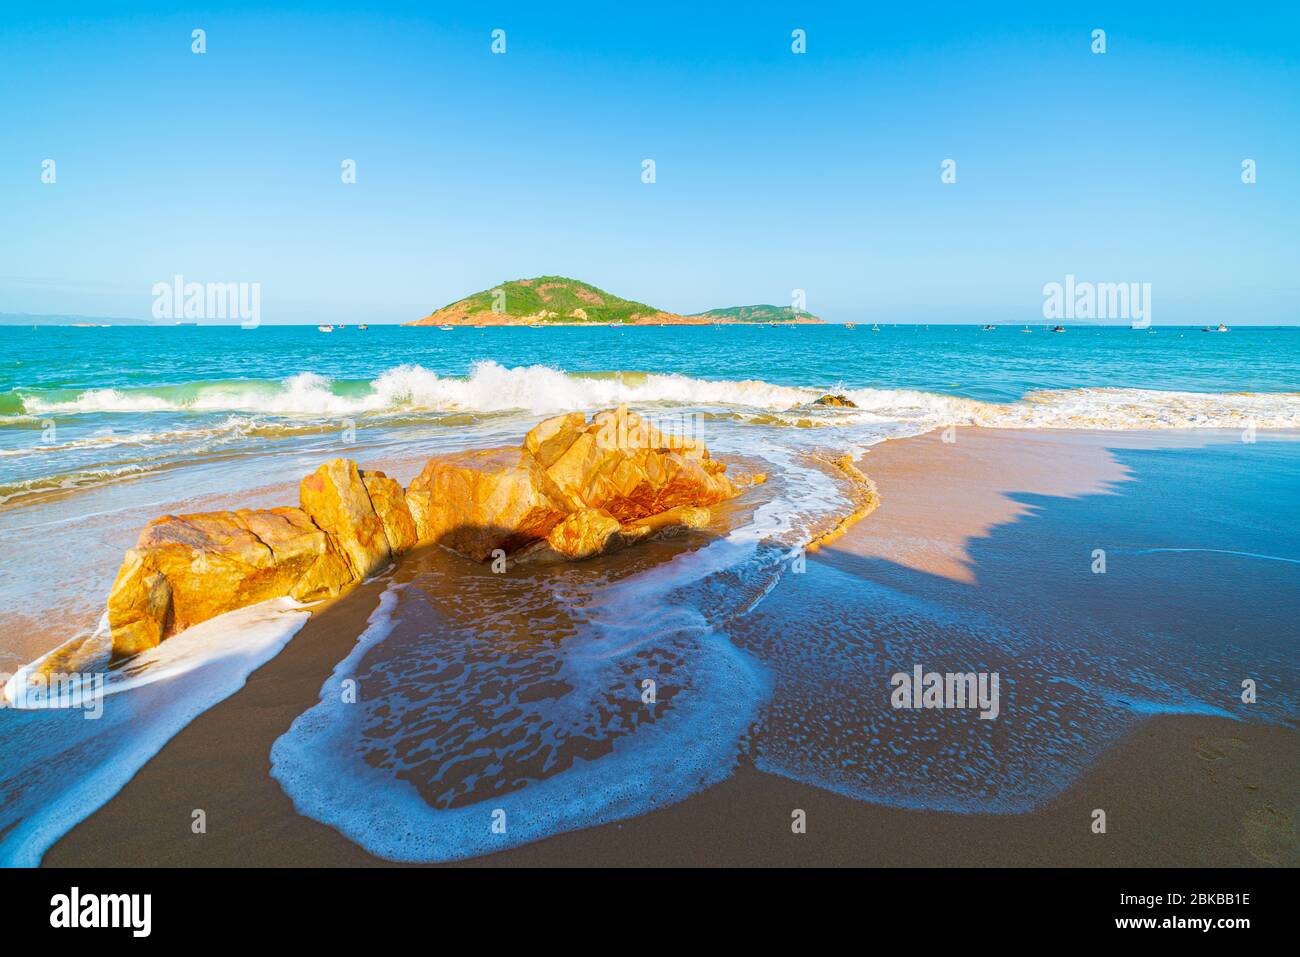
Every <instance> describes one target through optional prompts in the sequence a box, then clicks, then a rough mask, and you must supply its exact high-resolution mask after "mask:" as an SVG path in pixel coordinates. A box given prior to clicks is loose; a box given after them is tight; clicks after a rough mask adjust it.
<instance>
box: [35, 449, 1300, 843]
mask: <svg viewBox="0 0 1300 957" xmlns="http://www.w3.org/2000/svg"><path fill="white" fill-rule="evenodd" d="M955 438H956V441H954V442H951V443H949V442H944V441H943V438H942V436H941V435H939V434H938V433H932V434H930V435H927V436H921V437H917V438H913V439H906V440H901V441H896V442H890V443H886V444H884V445H881V446H877V447H875V448H874V449H873V450H872V451H871V452H870V453H869V454H867V455H866V456H864V457H863V458H862V459H861V460H860V461H859V463H858V465H859V467H860V468H861V469H862V471H863V472H864V473H866V474H867V475H868V476H869V477H870V478H871V479H872V480H873V481H874V482H875V484H876V486H877V487H878V489H879V493H880V497H881V503H882V504H881V505H880V507H878V508H877V509H876V510H875V511H874V512H873V513H872V514H871V515H870V516H868V517H867V518H865V519H864V520H863V521H862V522H860V523H859V524H857V525H855V526H854V527H853V528H851V529H850V530H849V531H848V533H847V534H846V535H845V536H844V537H842V538H840V539H839V540H837V541H836V542H834V543H833V545H830V546H827V547H825V548H823V549H821V550H820V551H818V552H816V553H815V554H813V555H810V556H809V558H808V561H809V562H810V563H812V562H827V563H832V564H833V563H837V562H838V563H852V562H860V561H862V560H863V559H873V558H882V559H883V558H888V560H889V561H891V562H892V563H894V564H895V565H897V566H898V567H900V568H906V569H915V570H918V571H924V572H926V573H928V574H930V575H933V576H936V578H937V579H942V580H949V581H954V582H965V583H970V582H972V581H974V580H975V579H976V578H977V573H976V571H975V569H973V568H972V562H971V557H970V548H971V543H972V542H975V541H979V540H980V539H982V538H984V537H986V536H987V535H988V533H989V531H990V530H991V529H993V528H995V527H997V526H999V525H1003V524H1005V523H1008V522H1013V521H1015V520H1016V519H1017V518H1018V517H1020V516H1022V515H1024V514H1025V513H1026V512H1027V511H1030V510H1032V509H1033V508H1034V507H1035V506H1034V505H1033V504H1032V501H1033V496H1036V495H1052V496H1079V495H1085V494H1088V495H1092V494H1106V493H1107V492H1108V491H1114V490H1116V489H1117V488H1118V487H1120V486H1121V485H1122V483H1123V482H1124V481H1125V480H1126V478H1127V470H1126V468H1125V467H1124V466H1123V465H1122V464H1121V463H1120V461H1119V460H1118V459H1117V458H1116V457H1115V456H1114V455H1112V454H1111V453H1110V452H1109V451H1108V449H1111V448H1151V447H1167V446H1171V445H1176V446H1184V445H1200V444H1204V443H1212V442H1233V441H1239V439H1238V436H1237V433H1222V434H1215V433H1195V434H1192V433H1086V432H1069V433H1063V432H1056V433H1053V432H1046V431H1033V432H1026V431H1016V432H1004V431H998V430H979V429H961V430H957V432H956V433H955ZM381 589H382V585H380V584H378V583H371V584H368V585H365V586H363V587H361V588H359V589H358V590H356V591H355V592H353V593H352V594H351V595H349V596H347V597H346V598H345V599H343V600H341V601H339V602H336V603H334V604H333V605H331V606H329V607H327V608H324V609H322V610H321V611H319V612H318V613H316V614H315V615H314V616H313V618H312V620H311V621H310V622H309V623H308V624H307V626H306V627H304V629H303V630H302V631H301V632H300V633H299V634H298V635H297V636H296V637H295V638H294V639H293V640H292V641H291V642H290V644H289V645H288V647H287V648H286V649H285V650H284V651H283V652H281V654H280V655H279V656H278V657H276V658H275V659H273V660H272V661H271V662H270V663H268V664H267V665H265V666H264V667H262V668H261V669H259V670H258V671H257V672H255V673H254V674H253V675H252V676H251V677H250V679H249V681H248V684H247V685H246V687H245V688H244V689H243V690H241V691H240V692H238V693H236V694H235V695H233V696H231V697H230V698H229V699H227V700H226V701H224V702H222V703H221V704H219V705H217V706H216V707H214V708H212V709H211V710H210V711H208V712H206V713H204V714H202V715H200V716H199V717H198V718H197V719H196V720H195V721H194V722H192V723H191V724H190V725H189V726H188V727H187V728H186V729H185V730H184V731H182V732H181V733H180V734H179V735H177V736H176V737H175V738H174V739H173V740H172V741H171V742H170V743H168V744H167V746H166V747H164V748H163V750H162V751H161V752H160V753H159V754H158V755H157V756H156V757H155V758H154V759H153V760H152V761H150V762H149V763H148V764H147V765H145V767H144V768H143V769H142V770H141V771H140V773H139V774H137V775H136V777H135V778H134V779H133V780H132V781H131V782H130V783H129V784H128V785H127V786H126V787H125V788H123V790H122V791H121V792H120V793H119V794H118V795H117V796H116V797H115V798H114V799H113V800H111V801H110V802H109V803H108V804H107V805H105V806H104V807H103V808H102V809H101V810H100V811H98V812H97V813H96V814H94V815H92V816H91V817H90V818H88V819H87V820H86V821H84V822H82V824H80V825H79V826H77V827H76V828H74V829H73V830H72V831H71V832H70V833H69V834H68V835H66V836H65V837H64V839H63V840H61V841H60V842H58V843H57V844H56V845H55V846H54V847H53V848H52V849H51V850H50V852H49V853H48V854H47V855H46V858H45V863H46V864H47V865H53V866H59V865H63V866H74V865H90V866H135V865H158V866H205V865H207V866H277V865H300V866H334V865H342V866H368V865H382V864H385V863H387V862H384V861H381V860H379V859H377V858H375V857H372V856H371V855H369V854H367V853H366V852H365V851H363V850H362V849H361V848H359V847H358V846H357V845H355V844H353V843H351V842H350V841H348V840H346V839H345V838H343V837H342V836H340V835H339V834H338V833H337V832H335V831H333V830H332V829H330V828H328V827H326V826H324V825H321V824H318V823H316V822H315V821H312V820H309V819H306V818H303V817H301V816H299V815H297V814H296V813H295V812H294V810H293V807H292V805H291V803H290V801H289V799H288V798H287V797H286V796H285V794H284V793H283V792H282V791H281V789H280V787H279V785H278V784H277V783H276V782H275V781H274V780H273V779H272V778H271V777H270V773H269V772H270V762H269V753H270V749H271V745H272V743H273V742H274V741H275V739H276V738H277V737H279V736H280V734H282V733H283V732H284V731H285V730H286V729H287V728H288V726H289V724H290V723H291V722H292V721H293V719H294V718H296V717H297V716H298V715H299V714H301V713H302V712H303V711H305V710H306V709H307V708H309V707H311V706H312V705H313V704H315V703H316V701H317V696H318V694H319V691H320V687H321V684H322V682H323V681H324V680H325V678H326V677H327V676H328V674H329V673H330V671H331V669H332V668H333V667H334V665H335V664H336V663H337V662H338V661H339V660H341V659H342V658H343V657H345V656H346V654H347V653H348V651H349V650H350V649H351V647H352V644H353V642H354V641H355V637H356V635H357V634H359V633H360V631H361V630H362V629H363V628H364V625H365V621H366V618H367V617H368V616H369V614H370V613H371V611H372V610H373V608H374V607H375V604H376V602H377V600H378V595H379V592H380V591H381ZM1297 785H1300V735H1298V734H1297V732H1296V729H1294V728H1288V727H1274V726H1266V725H1261V724H1246V723H1242V722H1238V721H1233V720H1229V719H1226V718H1218V717H1201V716H1188V715H1164V716H1157V717H1154V718H1150V719H1148V720H1145V721H1143V722H1142V723H1140V724H1139V725H1138V726H1137V728H1136V730H1135V731H1133V732H1132V733H1130V734H1128V735H1127V736H1126V737H1125V738H1123V739H1122V740H1121V741H1120V742H1119V743H1118V744H1117V745H1116V746H1114V747H1113V748H1111V749H1110V750H1108V751H1107V752H1105V753H1104V754H1102V755H1101V757H1100V758H1099V759H1098V760H1097V761H1096V762H1095V763H1094V764H1093V765H1092V766H1091V767H1089V768H1088V769H1087V770H1086V771H1085V772H1084V773H1083V774H1082V775H1081V777H1080V778H1079V779H1078V780H1077V781H1076V782H1075V783H1074V784H1073V785H1072V786H1070V787H1069V788H1068V789H1067V790H1066V791H1064V792H1063V793H1062V794H1060V795H1058V796H1057V797H1056V798H1054V799H1052V800H1050V801H1048V802H1047V803H1045V804H1044V805H1042V806H1040V807H1039V808H1038V809H1036V810H1034V811H1032V812H1029V813H1024V814H1014V815H1000V814H948V813H940V812H933V811H915V810H905V809H899V808H893V807H886V806H881V805H876V804H869V803H864V802H859V801H855V800H852V799H849V798H845V797H841V796H839V795H836V794H833V793H830V792H827V791H824V790H821V789H818V788H814V787H810V786H807V785H804V784H800V783H798V782H796V781H792V780H788V779H786V778H782V777H777V776H773V775H769V774H764V773H762V772H760V771H758V770H755V769H754V768H753V767H751V766H749V765H748V763H747V761H746V760H745V759H744V758H742V759H741V763H740V766H739V767H738V768H737V769H736V773H735V774H734V775H733V776H732V777H731V778H729V779H728V780H726V781H725V782H723V783H722V784H720V785H717V786H715V787H713V788H711V789H709V790H707V791H705V792H703V793H701V794H699V795H697V796H695V797H693V798H691V799H689V800H687V801H685V802H682V803H681V804H678V805H674V806H672V807H668V808H665V809H663V810H660V811H656V812H653V813H651V814H647V815H644V816H642V817H639V818H636V819H633V820H629V821H624V822H622V823H616V824H610V825H604V826H599V827H594V828H589V829H586V830H582V831H576V832H571V833H567V834H561V835H557V836H555V837H552V838H548V839H546V840H543V841H539V842H537V843H534V844H530V845H526V846H523V847H519V848H514V849H511V850H506V851H502V852H500V853H498V854H494V855H491V856H488V857H484V858H478V859H475V860H472V861H469V862H465V863H468V864H471V865H486V866H509V865H560V866H570V865H613V866H618V865H631V866H644V865H776V866H781V865H868V866H874V865H914V866H943V865H966V866H982V865H993V866H1017V865H1083V866H1097V865H1113V866H1158V865H1167V866H1184V865H1185V866H1252V865H1261V864H1264V865H1280V866H1295V865H1297V864H1300V850H1298V845H1297V833H1296V819H1297V813H1298V809H1297V803H1296V795H1297V794H1298V793H1300V787H1297ZM1097 808H1101V809H1104V810H1105V811H1106V815H1107V832H1106V833H1105V834H1094V833H1093V832H1092V829H1091V826H1090V825H1091V822H1092V812H1093V810H1094V809H1097ZM197 809H202V810H203V811H204V812H205V814H206V819H207V833H206V834H194V833H192V830H191V821H192V815H193V812H194V811H195V810H197ZM796 809H798V810H802V811H804V812H806V817H807V832H806V833H804V834H795V833H792V830H791V815H792V812H794V811H795V810H796Z"/></svg>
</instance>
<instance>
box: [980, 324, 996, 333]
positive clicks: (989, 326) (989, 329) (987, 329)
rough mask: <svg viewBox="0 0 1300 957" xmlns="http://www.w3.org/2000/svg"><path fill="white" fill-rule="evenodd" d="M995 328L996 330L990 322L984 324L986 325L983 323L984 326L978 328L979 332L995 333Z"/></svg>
mask: <svg viewBox="0 0 1300 957" xmlns="http://www.w3.org/2000/svg"><path fill="white" fill-rule="evenodd" d="M997 328H998V327H997V326H995V325H993V323H991V322H986V323H984V325H982V326H981V327H980V332H996V331H997Z"/></svg>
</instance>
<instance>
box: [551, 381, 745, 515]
mask: <svg viewBox="0 0 1300 957" xmlns="http://www.w3.org/2000/svg"><path fill="white" fill-rule="evenodd" d="M725 471H726V466H725V465H724V464H723V463H721V462H715V461H713V460H712V459H710V458H709V452H708V449H706V448H705V447H704V445H703V443H700V442H696V441H694V440H689V439H685V438H684V437H682V436H666V435H664V434H663V433H662V432H660V430H658V429H656V428H654V427H653V426H652V425H650V424H649V423H647V422H646V421H645V420H644V419H642V418H641V417H640V416H639V415H637V414H636V413H635V412H630V411H628V409H627V408H626V407H625V406H620V407H619V408H617V409H611V410H608V411H605V412H598V413H596V415H594V416H592V419H591V423H590V424H589V425H588V426H587V428H586V430H585V431H584V432H583V433H582V434H581V435H579V436H577V437H576V438H575V439H574V440H573V441H572V442H571V443H570V444H569V447H568V448H567V449H566V450H565V451H564V453H563V454H562V455H560V456H559V457H558V458H557V459H555V460H554V462H552V463H551V465H550V466H549V467H548V468H547V474H548V475H550V476H551V478H552V479H553V480H554V481H555V483H556V485H558V486H559V487H560V488H561V489H562V490H563V491H564V492H565V493H566V494H567V495H569V496H570V497H571V498H573V499H574V500H575V504H580V505H585V506H587V507H589V508H603V509H605V510H606V511H608V512H609V513H610V514H611V515H612V516H613V517H614V518H616V519H618V520H619V521H620V522H629V521H634V520H636V519H638V518H644V517H646V516H649V515H655V514H657V513H659V512H664V511H667V510H669V509H672V508H676V507H677V506H679V505H712V504H714V503H717V502H722V501H725V500H727V499H729V498H733V497H734V496H735V495H736V494H737V492H736V488H735V486H734V485H733V484H732V483H731V482H730V480H728V479H727V477H726V476H725V475H724V474H723V473H724V472H725Z"/></svg>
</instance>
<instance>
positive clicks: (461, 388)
mask: <svg viewBox="0 0 1300 957" xmlns="http://www.w3.org/2000/svg"><path fill="white" fill-rule="evenodd" d="M833 388H836V387H835V386H828V385H824V384H823V385H807V386H786V385H777V384H774V383H770V382H763V381H759V380H742V381H731V380H713V379H699V378H693V377H690V376H684V375H662V374H643V373H621V374H619V373H614V374H607V375H581V374H579V375H575V374H571V373H567V372H564V371H561V370H559V369H554V368H550V367H548V366H540V365H538V366H519V367H515V368H507V367H505V366H502V365H500V364H499V363H496V362H491V361H485V362H479V363H476V364H475V365H474V367H473V369H472V371H471V374H470V375H469V376H468V377H467V378H457V377H450V376H439V375H437V374H436V373H434V372H431V371H429V370H428V369H425V368H423V367H421V366H417V365H403V366H398V367H396V368H393V369H390V370H388V371H387V372H385V373H384V374H383V375H381V376H379V377H378V378H377V379H374V380H373V381H371V382H370V383H368V384H366V383H350V384H339V383H334V382H331V381H330V380H329V379H326V378H324V377H322V376H319V375H316V374H315V373H311V372H302V373H299V374H297V375H294V376H290V377H289V378H287V379H285V380H284V381H282V382H278V383H277V382H250V383H231V382H221V383H215V384H203V383H198V384H195V385H194V386H193V387H192V388H191V389H186V390H180V391H179V392H178V390H174V389H173V390H161V389H160V390H152V391H151V390H135V391H126V392H124V391H121V390H117V389H92V390H88V391H86V392H83V393H80V394H79V395H76V396H74V397H62V398H51V397H48V396H46V397H41V396H37V395H28V396H25V397H24V399H23V402H24V409H25V411H26V412H27V414H29V415H49V414H58V413H63V414H69V413H82V412H154V411H158V412H161V411H172V412H181V411H190V412H223V411H228V412H242V413H262V414H268V415H287V416H293V415H312V416H347V415H365V414H371V413H378V414H382V413H392V412H399V411H436V412H504V411H522V412H528V413H532V414H536V415H544V414H549V413H554V412H560V411H568V410H572V409H585V410H591V409H597V408H603V407H608V406H612V405H618V404H628V405H637V404H649V403H671V404H677V405H689V406H697V407H698V406H703V407H719V408H739V409H754V410H763V411H766V412H771V413H790V412H791V411H792V410H797V411H798V412H799V413H800V414H801V415H803V416H804V417H805V418H806V413H807V412H808V411H809V410H808V409H807V408H806V407H807V406H808V404H809V403H811V402H813V401H814V400H815V399H817V398H818V397H819V396H821V395H822V394H824V393H825V392H826V391H827V390H828V389H833ZM846 394H847V395H848V396H849V398H851V399H852V400H853V401H854V402H855V403H856V404H857V405H858V410H857V411H856V412H852V411H851V412H845V411H843V410H837V411H834V412H831V411H830V410H820V409H818V410H816V411H817V412H818V413H819V414H824V415H825V421H824V422H819V423H818V424H827V425H835V424H853V423H862V422H878V421H881V420H892V421H905V422H911V423H915V424H916V425H917V426H919V427H924V428H936V427H943V426H947V425H976V426H996V427H1000V428H1093V429H1147V428H1243V427H1246V426H1248V425H1250V424H1252V423H1253V424H1254V426H1255V427H1256V428H1261V429H1277V428H1296V427H1300V394H1297V393H1242V392H1233V393H1199V392H1164V391H1156V390H1145V389H1109V388H1088V389H1065V390H1052V391H1042V392H1035V393H1031V394H1030V395H1028V396H1026V397H1025V398H1024V399H1022V400H1019V401H1016V402H1010V403H992V402H981V401H977V400H974V399H967V398H961V397H958V396H950V395H944V394H941V393H935V392H924V391H918V390H908V389H853V390H849V391H847V393H846Z"/></svg>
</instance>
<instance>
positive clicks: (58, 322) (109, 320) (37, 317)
mask: <svg viewBox="0 0 1300 957" xmlns="http://www.w3.org/2000/svg"><path fill="white" fill-rule="evenodd" d="M156 325H160V323H157V322H151V321H150V320H148V319H125V318H122V317H119V316H58V315H53V316H51V315H44V314H40V313H29V312H0V326H156Z"/></svg>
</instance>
